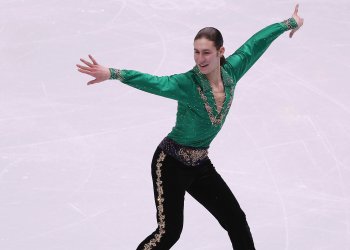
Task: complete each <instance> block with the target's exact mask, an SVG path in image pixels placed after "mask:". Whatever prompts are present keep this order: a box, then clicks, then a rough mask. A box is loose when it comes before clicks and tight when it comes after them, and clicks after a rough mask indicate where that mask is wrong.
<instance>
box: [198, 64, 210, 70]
mask: <svg viewBox="0 0 350 250" xmlns="http://www.w3.org/2000/svg"><path fill="white" fill-rule="evenodd" d="M208 65H209V64H198V66H199V67H200V68H202V69H205V68H206V67H208Z"/></svg>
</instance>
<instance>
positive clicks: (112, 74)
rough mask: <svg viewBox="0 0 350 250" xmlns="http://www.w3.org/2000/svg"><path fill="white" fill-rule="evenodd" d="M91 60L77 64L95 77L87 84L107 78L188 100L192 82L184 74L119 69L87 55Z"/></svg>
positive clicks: (153, 92)
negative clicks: (159, 73) (166, 74)
mask: <svg viewBox="0 0 350 250" xmlns="http://www.w3.org/2000/svg"><path fill="white" fill-rule="evenodd" d="M89 58H90V59H91V61H92V63H91V62H88V61H86V60H84V59H80V60H81V61H82V62H83V63H84V64H85V65H86V66H82V65H79V64H77V65H76V66H77V67H78V71H79V72H81V73H84V74H88V75H90V76H92V77H95V79H94V80H91V81H89V82H88V85H90V84H95V83H99V82H103V81H105V80H109V79H116V80H119V81H121V82H123V83H125V84H127V85H129V86H132V87H134V88H137V89H140V90H142V91H145V92H148V93H151V94H155V95H159V96H163V97H167V98H170V99H174V100H178V101H181V102H188V101H189V99H190V98H189V97H190V92H191V91H190V89H191V87H192V84H190V83H189V82H190V81H191V79H189V78H188V77H187V76H186V75H185V74H177V75H171V76H154V75H150V74H145V73H142V72H139V71H135V70H124V69H123V70H119V69H114V68H106V67H104V66H102V65H99V64H98V63H97V61H96V60H95V59H94V58H93V57H92V56H91V55H89Z"/></svg>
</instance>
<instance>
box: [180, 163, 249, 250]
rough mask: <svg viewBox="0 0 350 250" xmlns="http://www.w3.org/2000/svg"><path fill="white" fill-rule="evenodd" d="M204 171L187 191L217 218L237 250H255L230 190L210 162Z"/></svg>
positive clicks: (247, 227) (246, 225) (242, 214)
mask: <svg viewBox="0 0 350 250" xmlns="http://www.w3.org/2000/svg"><path fill="white" fill-rule="evenodd" d="M204 169H205V170H204V171H203V172H202V173H201V174H200V176H199V177H198V178H197V179H196V180H195V181H194V182H193V183H192V185H191V186H190V187H189V188H188V190H187V191H188V192H189V193H190V194H191V195H192V196H193V197H194V198H195V199H196V200H197V201H198V202H200V203H201V204H202V205H203V206H204V207H205V208H206V209H208V211H209V212H210V213H211V214H213V215H214V216H215V218H216V219H217V220H218V221H219V223H220V225H221V226H222V227H223V228H224V229H225V230H226V231H227V232H228V235H229V237H230V240H231V243H232V247H233V248H234V249H235V250H253V249H255V247H254V242H253V238H252V235H251V232H250V229H249V226H248V223H247V221H246V216H245V214H244V212H243V211H242V209H241V207H240V206H239V204H238V201H237V200H236V198H235V197H234V195H233V194H232V192H231V190H230V188H229V187H228V186H227V184H226V183H225V181H224V180H223V179H222V178H221V176H220V175H219V174H218V173H217V172H216V170H215V168H214V166H213V165H212V163H211V162H210V161H209V163H208V165H207V166H206V167H205V168H204Z"/></svg>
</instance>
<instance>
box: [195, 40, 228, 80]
mask: <svg viewBox="0 0 350 250" xmlns="http://www.w3.org/2000/svg"><path fill="white" fill-rule="evenodd" d="M193 45H194V61H195V62H196V65H197V66H198V68H199V70H200V71H201V72H202V73H203V74H206V75H207V74H210V73H212V72H213V71H214V70H216V69H217V68H218V67H220V58H221V56H222V55H223V54H224V52H225V49H224V47H221V48H220V49H219V50H217V49H216V47H215V45H214V42H213V41H210V40H208V39H206V38H204V37H203V38H200V39H197V40H195V41H194V44H193Z"/></svg>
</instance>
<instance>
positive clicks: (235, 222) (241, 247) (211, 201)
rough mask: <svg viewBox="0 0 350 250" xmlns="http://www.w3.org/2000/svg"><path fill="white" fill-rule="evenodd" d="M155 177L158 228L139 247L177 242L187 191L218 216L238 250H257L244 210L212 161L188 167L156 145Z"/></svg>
mask: <svg viewBox="0 0 350 250" xmlns="http://www.w3.org/2000/svg"><path fill="white" fill-rule="evenodd" d="M152 178H153V188H154V197H155V203H156V207H157V222H158V227H157V229H156V230H155V231H154V232H153V233H152V234H151V235H150V236H148V237H147V238H146V239H145V240H144V241H143V242H142V243H141V244H140V245H139V246H138V248H137V250H141V249H142V250H149V249H154V250H155V249H161V250H167V249H170V248H171V247H172V246H173V245H174V244H175V243H176V241H177V240H178V239H179V238H180V234H181V231H182V227H183V208H184V197H185V191H187V192H188V193H189V194H190V195H192V196H193V197H194V198H195V199H196V200H197V201H198V202H200V203H201V204H202V205H203V206H204V207H205V208H206V209H208V211H209V212H210V213H211V214H213V215H214V216H215V218H216V219H217V220H218V221H219V223H220V225H221V226H222V227H223V228H224V229H225V230H226V231H227V232H228V235H229V237H230V239H231V242H232V247H233V248H234V249H235V250H253V249H255V248H254V243H253V238H252V235H251V233H250V229H249V226H248V224H247V221H246V216H245V214H244V212H243V211H242V209H241V208H240V206H239V204H238V202H237V200H236V198H235V197H234V195H233V194H232V192H231V190H230V188H229V187H228V186H227V185H226V183H225V181H224V180H223V179H222V178H221V176H220V175H219V174H218V173H217V172H216V170H215V168H214V166H213V164H212V163H211V161H210V160H206V161H205V162H203V163H202V164H201V165H199V166H187V165H184V164H182V163H181V162H180V161H178V160H176V159H175V158H173V157H171V156H170V155H167V154H166V153H165V152H164V151H163V150H162V149H161V148H159V147H157V149H156V151H155V153H154V156H153V159H152Z"/></svg>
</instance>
